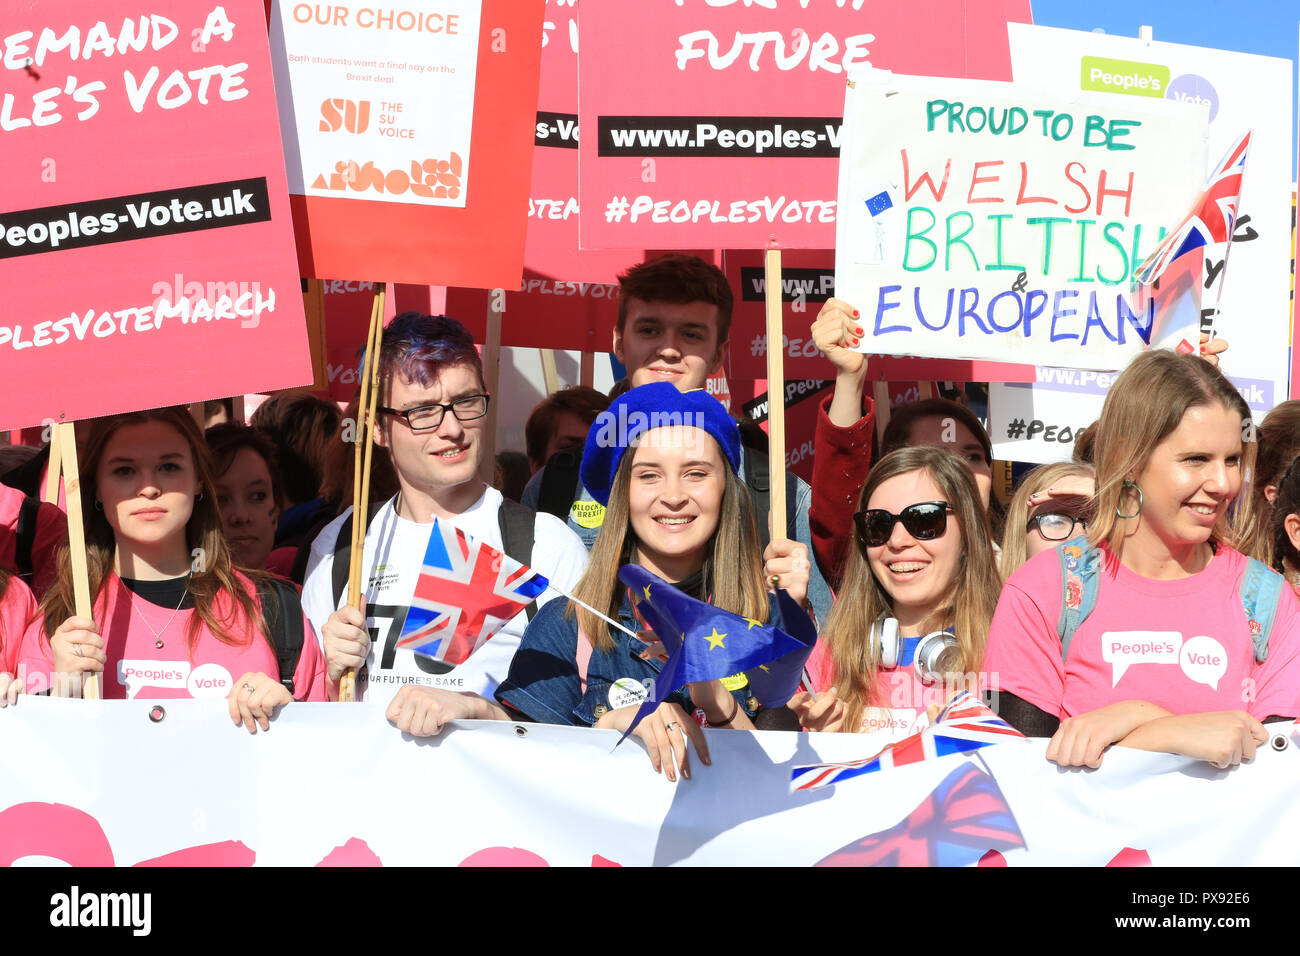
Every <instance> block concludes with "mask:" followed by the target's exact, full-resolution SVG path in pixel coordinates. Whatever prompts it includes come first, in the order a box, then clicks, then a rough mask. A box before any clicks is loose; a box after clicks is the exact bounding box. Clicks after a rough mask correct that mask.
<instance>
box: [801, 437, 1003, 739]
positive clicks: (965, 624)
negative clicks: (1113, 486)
mask: <svg viewBox="0 0 1300 956" xmlns="http://www.w3.org/2000/svg"><path fill="white" fill-rule="evenodd" d="M916 471H922V472H925V474H926V475H928V476H929V477H930V479H931V480H932V481H933V482H934V483H935V484H936V485H938V487H939V490H940V492H941V493H942V494H943V497H944V500H945V501H947V502H948V504H949V505H951V506H952V510H953V512H954V515H953V516H954V518H955V519H956V522H957V528H956V531H957V533H959V534H960V535H961V539H962V549H961V560H960V562H959V564H958V565H957V571H956V575H955V579H954V581H953V584H952V589H951V592H950V598H949V600H948V602H947V603H946V604H945V605H944V606H943V607H940V608H936V609H935V611H934V612H933V614H932V615H931V617H930V619H929V620H928V621H927V622H926V628H927V629H928V630H937V629H938V628H941V627H945V626H951V627H952V628H953V633H954V635H955V636H956V638H957V643H958V646H959V647H960V649H961V669H962V671H963V673H967V674H971V673H975V672H977V671H979V669H980V667H981V666H982V665H983V663H984V645H985V643H986V641H987V640H988V633H989V623H990V622H991V621H992V620H993V608H994V607H995V606H996V605H997V602H998V594H999V592H1000V591H1001V588H1002V581H1001V579H1000V578H999V577H998V571H997V564H996V562H995V560H994V557H993V537H992V534H991V532H990V530H989V519H988V514H987V512H985V510H984V508H983V506H982V505H981V503H980V493H979V488H978V487H977V486H976V484H975V476H974V475H973V474H972V473H971V470H970V468H969V467H968V466H967V464H966V462H965V461H963V460H962V459H960V458H958V457H957V456H956V455H954V454H953V453H952V452H949V451H945V450H944V449H942V448H932V447H930V446H928V445H916V446H912V447H909V448H900V449H899V450H898V451H894V452H890V453H889V454H888V455H886V456H885V457H884V458H882V459H880V461H879V462H878V463H876V465H874V466H873V467H872V469H871V473H870V475H869V476H868V477H867V483H866V484H865V485H863V486H862V492H861V493H860V494H859V495H858V508H859V510H861V509H863V508H865V507H866V506H867V502H869V501H870V500H871V495H872V492H874V491H875V490H876V489H877V488H879V487H880V485H881V484H883V483H884V482H886V481H888V480H889V479H890V478H895V477H897V476H899V475H906V474H909V473H911V472H916ZM953 530H954V529H953V528H952V526H951V525H949V526H948V530H947V532H945V533H947V534H952V533H953ZM837 598H838V599H837V600H836V602H835V607H834V608H832V609H831V614H830V618H829V619H828V620H827V622H826V628H825V629H824V630H823V631H822V634H821V640H823V641H825V642H826V645H827V647H828V648H829V650H830V656H831V661H832V665H833V668H834V684H835V687H836V689H837V691H838V693H839V696H840V698H841V699H842V700H843V701H844V702H845V704H846V705H847V707H848V711H847V714H846V716H845V727H846V728H848V729H850V730H856V729H857V727H858V726H859V724H861V722H862V711H863V708H865V707H868V706H871V705H872V704H874V703H875V695H876V673H877V671H878V670H879V669H880V660H879V652H878V650H877V649H876V647H875V642H874V641H873V640H872V639H871V635H872V632H873V629H874V627H875V625H876V622H877V621H878V620H879V619H880V617H881V616H882V615H884V616H893V605H892V603H891V601H890V598H889V593H888V592H887V591H886V590H885V589H884V588H883V587H881V585H880V582H879V581H877V580H876V576H875V575H874V574H873V573H872V571H871V565H870V564H868V563H867V559H866V558H865V557H864V556H863V554H862V549H861V548H859V547H857V546H856V544H855V546H854V547H852V548H850V554H849V557H848V561H847V564H846V566H845V570H844V586H843V588H842V590H841V591H840V593H839V595H838V596H837Z"/></svg>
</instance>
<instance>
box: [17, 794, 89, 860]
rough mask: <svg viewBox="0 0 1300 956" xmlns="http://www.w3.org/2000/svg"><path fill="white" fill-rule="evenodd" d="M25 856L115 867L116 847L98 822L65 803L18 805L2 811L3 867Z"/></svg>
mask: <svg viewBox="0 0 1300 956" xmlns="http://www.w3.org/2000/svg"><path fill="white" fill-rule="evenodd" d="M26 856H46V857H52V858H53V859H56V860H62V861H63V862H64V863H67V864H68V865H69V866H112V865H113V848H112V847H111V846H110V845H109V842H108V837H107V836H106V835H105V834H104V828H103V827H101V826H100V825H99V821H98V820H96V819H95V818H94V817H92V816H91V815H90V814H89V813H86V812H84V811H82V810H78V809H76V808H75V807H69V806H67V805H66V804H62V803H19V804H16V805H15V806H12V807H10V808H9V809H7V810H5V811H3V812H0V866H12V865H13V863H14V861H15V860H21V859H22V858H23V857H26Z"/></svg>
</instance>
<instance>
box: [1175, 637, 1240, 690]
mask: <svg viewBox="0 0 1300 956" xmlns="http://www.w3.org/2000/svg"><path fill="white" fill-rule="evenodd" d="M1178 666H1179V667H1181V668H1182V669H1183V673H1184V674H1186V675H1187V676H1188V677H1189V678H1191V679H1192V680H1194V681H1196V683H1198V684H1205V685H1207V686H1209V687H1212V688H1214V689H1215V690H1218V689H1219V681H1220V679H1222V677H1223V675H1224V674H1226V673H1227V672H1228V652H1227V651H1225V650H1224V649H1223V645H1222V644H1220V643H1219V642H1218V641H1216V640H1215V639H1214V638H1212V637H1206V636H1205V635H1203V634H1202V635H1198V636H1197V637H1192V638H1188V640H1187V643H1186V644H1184V645H1183V649H1182V650H1181V651H1179V652H1178Z"/></svg>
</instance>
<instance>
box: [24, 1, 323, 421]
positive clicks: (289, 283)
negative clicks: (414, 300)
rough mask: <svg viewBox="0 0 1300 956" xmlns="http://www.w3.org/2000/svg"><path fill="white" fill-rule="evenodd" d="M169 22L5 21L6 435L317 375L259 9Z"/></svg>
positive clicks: (132, 9)
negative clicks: (21, 429) (47, 424)
mask: <svg viewBox="0 0 1300 956" xmlns="http://www.w3.org/2000/svg"><path fill="white" fill-rule="evenodd" d="M167 11H168V12H167V13H165V14H164V13H157V12H152V11H151V9H150V8H149V7H148V6H147V5H141V4H139V3H136V2H134V0H97V2H94V3H90V2H59V3H54V2H35V3H27V4H22V5H21V6H20V7H15V8H12V9H10V10H9V11H8V12H7V13H6V16H5V22H4V24H3V27H0V48H2V51H3V59H2V60H0V78H2V79H0V152H2V153H3V155H4V161H5V176H4V177H3V179H0V285H3V287H4V289H5V293H6V297H7V309H6V316H7V317H6V318H5V320H4V321H3V324H0V374H3V376H4V379H5V398H4V400H3V402H0V428H15V427H21V426H28V425H35V424H39V423H42V422H46V421H57V420H60V419H79V418H86V417H90V416H96V415H105V414H111V413H115V412H124V411H130V410H134V409H139V408H150V407H155V406H159V405H167V404H175V403H182V402H190V401H197V400H200V399H205V398H213V397H216V396H221V395H232V394H239V393H243V392H256V391H264V390H270V389H275V388H285V387H290V386H295V385H302V384H304V383H308V382H310V381H311V377H312V373H311V361H310V355H309V352H308V347H307V334H306V327H305V324H304V319H303V307H302V297H301V295H300V294H299V282H298V272H297V265H296V263H295V261H294V255H293V237H292V233H291V231H290V217H289V207H288V198H287V192H286V184H285V174H284V162H283V159H282V156H281V152H280V137H279V129H278V126H277V123H276V105H275V91H274V87H273V84H272V79H271V65H270V61H269V58H268V56H267V52H266V30H265V24H266V20H265V13H264V9H263V6H262V4H260V3H256V2H252V0H228V2H225V3H223V4H220V5H216V4H213V5H208V4H187V5H183V6H182V5H170V6H168V7H167Z"/></svg>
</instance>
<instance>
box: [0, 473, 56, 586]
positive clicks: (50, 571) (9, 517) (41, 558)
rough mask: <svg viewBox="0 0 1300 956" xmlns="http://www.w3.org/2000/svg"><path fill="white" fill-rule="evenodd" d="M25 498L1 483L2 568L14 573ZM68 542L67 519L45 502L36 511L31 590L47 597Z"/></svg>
mask: <svg viewBox="0 0 1300 956" xmlns="http://www.w3.org/2000/svg"><path fill="white" fill-rule="evenodd" d="M25 497H26V496H25V495H24V494H23V493H22V492H21V491H19V490H18V489H17V488H10V487H9V486H8V485H3V484H0V568H5V569H6V570H9V571H13V570H14V569H15V568H16V566H17V551H18V516H19V514H20V512H21V510H22V504H23V499H24V498H25ZM67 541H68V516H67V515H65V514H64V513H63V512H62V511H60V510H59V509H58V508H57V507H55V506H54V505H52V504H48V503H46V502H44V501H42V502H41V503H40V504H39V505H38V506H37V509H36V528H35V534H34V535H33V537H32V554H31V562H32V590H34V591H35V592H36V594H37V595H38V596H44V594H45V592H46V591H47V590H49V588H50V585H52V584H53V583H54V579H55V577H57V576H58V572H59V566H58V554H59V548H61V547H62V546H63V545H64V544H66V543H67Z"/></svg>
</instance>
